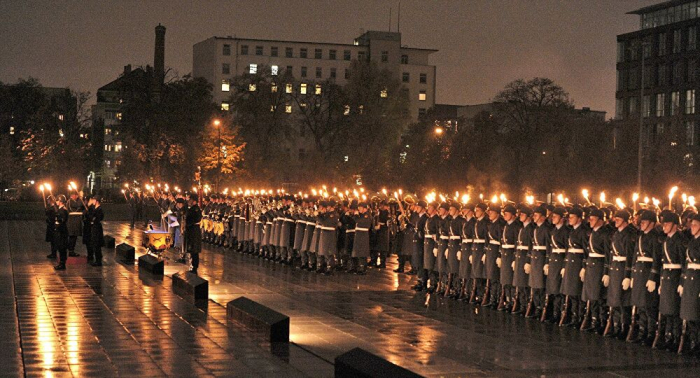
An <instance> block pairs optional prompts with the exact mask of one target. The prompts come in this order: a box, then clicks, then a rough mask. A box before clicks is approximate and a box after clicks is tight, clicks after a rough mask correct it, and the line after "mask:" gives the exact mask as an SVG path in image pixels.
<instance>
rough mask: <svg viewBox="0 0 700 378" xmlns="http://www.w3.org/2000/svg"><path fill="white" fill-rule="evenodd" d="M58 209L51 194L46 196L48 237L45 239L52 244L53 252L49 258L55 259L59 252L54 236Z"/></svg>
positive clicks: (47, 256)
mask: <svg viewBox="0 0 700 378" xmlns="http://www.w3.org/2000/svg"><path fill="white" fill-rule="evenodd" d="M56 210H57V208H56V203H55V202H54V200H53V197H52V196H49V197H48V198H46V209H45V212H44V213H45V214H46V237H45V239H44V240H45V241H47V242H49V244H50V245H51V253H50V254H48V255H46V258H47V259H55V258H56V256H57V255H56V253H57V252H58V249H57V248H56V243H55V242H54V237H53V231H54V222H56Z"/></svg>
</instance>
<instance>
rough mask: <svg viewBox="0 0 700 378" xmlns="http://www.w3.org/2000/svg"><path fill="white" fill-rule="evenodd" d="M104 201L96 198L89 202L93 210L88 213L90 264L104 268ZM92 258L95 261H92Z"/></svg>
mask: <svg viewBox="0 0 700 378" xmlns="http://www.w3.org/2000/svg"><path fill="white" fill-rule="evenodd" d="M101 202H102V199H101V198H100V197H99V196H94V197H92V199H91V200H90V202H88V205H89V206H90V207H91V210H90V211H89V212H88V214H89V217H90V244H89V247H88V263H90V265H92V266H102V247H103V246H104V244H105V240H104V231H103V229H102V220H104V217H105V215H104V212H103V211H102V204H101ZM91 257H92V258H93V259H94V260H93V261H90V260H91Z"/></svg>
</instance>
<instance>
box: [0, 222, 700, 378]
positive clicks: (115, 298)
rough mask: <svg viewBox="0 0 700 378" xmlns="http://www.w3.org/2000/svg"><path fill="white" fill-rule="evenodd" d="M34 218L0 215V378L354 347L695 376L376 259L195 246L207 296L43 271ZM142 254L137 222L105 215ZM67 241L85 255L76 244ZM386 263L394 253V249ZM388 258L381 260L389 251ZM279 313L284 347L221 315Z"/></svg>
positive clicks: (566, 370) (493, 363) (489, 371)
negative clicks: (435, 289) (355, 264)
mask: <svg viewBox="0 0 700 378" xmlns="http://www.w3.org/2000/svg"><path fill="white" fill-rule="evenodd" d="M43 227H45V225H44V223H42V222H32V221H13V222H7V221H0V259H1V260H2V264H0V304H2V306H0V325H1V327H0V334H1V335H2V337H1V338H0V348H2V349H1V350H2V351H3V353H2V357H1V358H0V360H1V362H2V365H1V366H2V367H3V368H2V369H1V370H0V376H5V375H7V376H25V375H26V376H46V377H62V376H100V377H107V376H117V375H121V376H149V377H151V376H188V377H191V376H236V377H238V376H244V377H247V376H250V377H253V376H271V377H272V376H274V377H305V376H312V377H330V376H332V375H333V365H332V362H333V359H334V358H335V356H337V355H338V354H341V353H343V352H345V351H347V350H349V349H352V348H354V347H358V346H359V347H361V348H363V349H366V350H369V351H371V352H372V353H375V354H377V355H380V356H382V357H384V358H386V359H387V360H389V361H391V362H394V363H396V364H398V365H401V366H404V367H406V368H408V369H410V370H412V371H415V372H417V373H419V374H421V375H425V376H430V377H466V376H469V377H471V376H503V377H505V376H508V377H513V376H548V375H567V376H584V375H585V376H592V375H593V376H606V375H607V376H650V375H669V374H673V375H674V376H676V377H682V376H697V369H698V368H700V360H698V359H697V358H694V357H687V356H676V355H675V354H672V353H668V352H663V351H652V350H650V349H648V348H646V347H643V346H639V345H630V344H627V343H624V342H620V341H616V340H610V339H603V338H601V337H598V336H595V335H591V334H587V333H580V332H578V331H576V330H572V329H568V328H565V329H562V328H559V327H555V326H552V325H548V324H547V325H544V324H540V323H539V322H536V321H531V320H529V319H528V320H526V319H523V318H520V317H514V316H511V315H508V314H504V313H501V312H497V311H491V310H485V311H480V310H479V309H478V308H475V307H472V306H469V305H465V304H463V303H458V302H455V301H452V300H449V299H443V298H430V299H429V300H428V301H427V306H426V305H425V303H426V298H425V295H424V294H416V293H414V292H412V291H411V290H410V289H409V288H410V286H411V285H413V283H414V282H413V280H414V278H412V277H411V276H406V275H399V274H396V273H393V272H392V271H391V270H392V269H393V267H392V266H391V265H392V264H389V265H388V267H387V269H384V270H379V271H378V270H372V271H370V272H369V274H367V275H366V276H354V275H348V274H343V273H338V274H335V275H333V276H322V275H317V274H315V273H310V272H306V271H299V270H295V269H293V268H290V267H286V266H283V265H278V264H275V263H271V262H267V261H263V260H260V259H257V258H254V257H251V256H245V255H241V254H238V253H236V252H233V251H231V250H228V249H223V248H219V247H212V246H208V245H206V244H205V245H204V251H203V253H202V256H201V260H202V266H201V267H200V269H199V270H200V275H201V276H203V277H204V278H206V279H207V280H209V294H210V300H209V302H208V303H207V304H206V305H205V306H199V307H198V306H194V305H192V304H190V303H188V302H187V301H185V300H183V299H182V298H180V297H178V296H177V295H174V294H173V292H172V289H171V285H172V282H171V279H170V277H169V276H170V275H172V274H173V273H175V272H177V271H180V270H183V269H184V266H183V265H181V264H177V263H175V262H174V259H175V255H174V254H171V253H168V254H167V258H168V260H167V261H166V271H165V273H166V276H165V277H164V278H155V277H153V276H151V275H150V274H144V273H139V272H138V268H137V267H136V266H133V265H124V264H121V263H118V262H115V261H114V258H113V257H114V253H113V251H109V250H105V256H106V257H105V266H103V267H102V268H94V267H90V266H88V265H86V264H73V265H69V266H68V270H67V271H65V272H60V273H56V272H55V271H54V270H53V268H52V263H53V262H51V261H48V260H47V259H46V258H45V257H44V256H45V255H46V253H47V252H48V245H47V243H45V242H44V241H43V236H44V229H43ZM105 230H106V233H108V234H111V235H113V236H114V237H115V239H116V240H117V244H119V243H121V242H128V243H129V244H131V245H134V246H137V255H139V254H143V253H144V250H143V248H141V247H140V245H141V231H139V230H136V231H133V230H131V229H130V228H129V227H128V225H127V224H126V223H110V224H106V225H105ZM78 252H80V253H81V254H83V255H84V254H85V251H84V248H83V247H82V246H81V247H80V248H79V249H78ZM394 260H395V259H394ZM390 262H391V260H390ZM242 295H245V296H246V297H248V298H250V299H252V300H255V301H258V302H260V303H262V304H264V305H266V306H268V307H271V308H273V309H275V310H277V311H279V312H281V313H283V314H285V315H288V316H290V318H291V334H290V339H291V343H290V344H289V345H287V344H282V345H276V344H270V343H265V342H261V341H260V340H259V339H257V338H255V337H253V336H252V335H251V334H250V333H249V332H246V330H245V329H242V328H240V327H239V326H237V325H235V324H229V322H227V320H226V308H225V306H226V303H227V302H228V301H230V300H232V299H235V298H237V297H239V296H242Z"/></svg>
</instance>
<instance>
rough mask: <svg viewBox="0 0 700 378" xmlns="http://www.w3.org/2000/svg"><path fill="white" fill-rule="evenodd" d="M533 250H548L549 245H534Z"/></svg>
mask: <svg viewBox="0 0 700 378" xmlns="http://www.w3.org/2000/svg"><path fill="white" fill-rule="evenodd" d="M532 250H533V251H546V250H547V246H544V245H534V246H532Z"/></svg>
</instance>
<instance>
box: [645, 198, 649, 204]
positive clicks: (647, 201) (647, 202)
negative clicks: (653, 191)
mask: <svg viewBox="0 0 700 378" xmlns="http://www.w3.org/2000/svg"><path fill="white" fill-rule="evenodd" d="M644 203H645V204H647V205H648V204H649V197H644Z"/></svg>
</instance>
